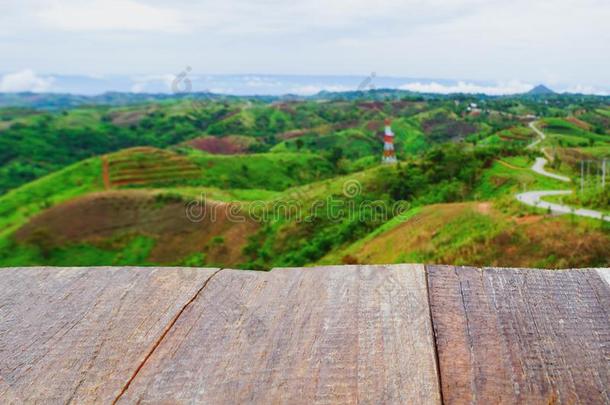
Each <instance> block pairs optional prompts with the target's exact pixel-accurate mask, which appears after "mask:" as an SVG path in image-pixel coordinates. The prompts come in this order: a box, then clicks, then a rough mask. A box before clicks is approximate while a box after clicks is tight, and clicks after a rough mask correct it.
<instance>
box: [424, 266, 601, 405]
mask: <svg viewBox="0 0 610 405" xmlns="http://www.w3.org/2000/svg"><path fill="white" fill-rule="evenodd" d="M427 270H428V277H429V280H428V283H429V287H430V290H429V294H430V303H431V311H432V321H433V326H434V330H435V334H436V342H437V351H438V356H439V364H440V373H441V384H442V394H443V399H444V401H445V402H446V403H448V404H456V403H457V404H462V403H480V404H489V403H494V404H496V403H507V404H512V403H540V404H549V403H566V404H575V403H582V404H600V403H602V404H603V403H610V397H609V392H608V387H610V318H609V308H610V291H609V289H608V285H607V284H606V283H605V282H604V281H603V280H602V279H601V278H600V277H599V275H598V273H597V272H596V271H595V270H590V271H584V270H568V271H547V270H526V269H519V270H515V269H484V270H480V269H474V268H456V267H449V266H428V267H427Z"/></svg>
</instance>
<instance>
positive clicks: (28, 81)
mask: <svg viewBox="0 0 610 405" xmlns="http://www.w3.org/2000/svg"><path fill="white" fill-rule="evenodd" d="M53 81H54V79H53V77H50V76H49V77H43V76H38V75H37V74H36V73H35V72H34V71H33V70H31V69H25V70H21V71H19V72H14V73H8V74H6V75H4V76H2V78H1V79H0V91H2V92H7V93H8V92H20V91H32V92H35V93H42V92H45V91H49V89H50V88H51V85H52V84H53Z"/></svg>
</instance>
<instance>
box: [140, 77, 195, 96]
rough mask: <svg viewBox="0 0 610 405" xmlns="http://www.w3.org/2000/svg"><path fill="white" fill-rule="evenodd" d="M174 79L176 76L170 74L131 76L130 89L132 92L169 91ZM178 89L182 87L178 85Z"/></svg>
mask: <svg viewBox="0 0 610 405" xmlns="http://www.w3.org/2000/svg"><path fill="white" fill-rule="evenodd" d="M175 80H177V77H176V76H175V75H172V74H165V75H149V76H138V77H134V78H132V81H133V84H132V86H131V91H132V92H134V93H145V92H153V93H156V92H160V91H161V92H170V91H172V85H173V83H174V81H175ZM180 89H182V87H180ZM189 91H190V90H189Z"/></svg>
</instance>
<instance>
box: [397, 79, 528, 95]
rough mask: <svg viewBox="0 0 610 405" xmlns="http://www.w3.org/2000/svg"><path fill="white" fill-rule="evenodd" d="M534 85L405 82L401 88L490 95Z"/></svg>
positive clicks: (526, 89)
mask: <svg viewBox="0 0 610 405" xmlns="http://www.w3.org/2000/svg"><path fill="white" fill-rule="evenodd" d="M532 87H533V86H532V85H531V84H528V83H522V82H519V81H512V82H508V83H498V84H497V85H493V86H483V85H480V84H475V83H468V82H458V83H456V84H451V85H444V84H440V83H437V82H430V83H422V82H414V83H407V84H403V85H402V86H400V87H399V88H400V89H402V90H410V91H416V92H419V93H441V94H450V93H483V94H489V95H504V94H517V93H525V92H526V91H529V90H531V89H532Z"/></svg>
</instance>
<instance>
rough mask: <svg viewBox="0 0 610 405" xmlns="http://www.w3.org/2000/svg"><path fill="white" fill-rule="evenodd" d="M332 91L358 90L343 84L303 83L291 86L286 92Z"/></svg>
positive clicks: (315, 92)
mask: <svg viewBox="0 0 610 405" xmlns="http://www.w3.org/2000/svg"><path fill="white" fill-rule="evenodd" d="M323 90H325V91H331V92H340V91H351V90H356V89H355V88H353V87H348V86H341V85H328V86H326V85H316V84H312V85H303V86H295V87H292V88H290V89H289V90H288V91H287V92H286V93H288V94H298V95H302V96H311V95H313V94H318V93H319V92H321V91H323Z"/></svg>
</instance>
